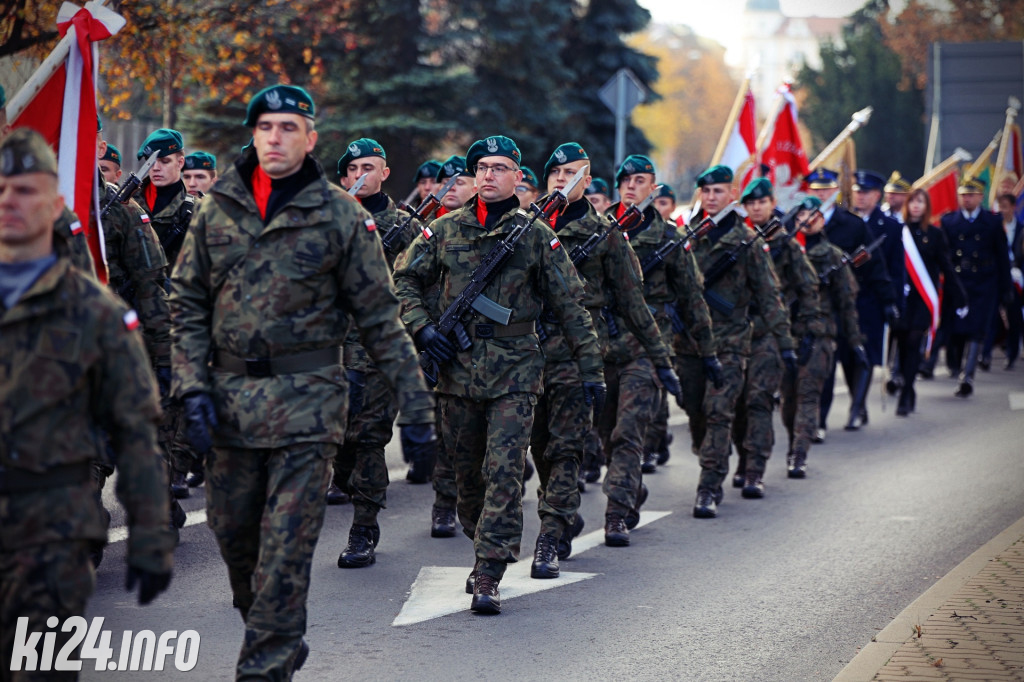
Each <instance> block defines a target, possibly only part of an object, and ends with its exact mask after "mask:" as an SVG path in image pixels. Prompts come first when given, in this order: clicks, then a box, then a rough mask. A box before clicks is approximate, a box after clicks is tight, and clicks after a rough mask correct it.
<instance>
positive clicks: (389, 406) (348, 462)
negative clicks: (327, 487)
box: [334, 369, 398, 526]
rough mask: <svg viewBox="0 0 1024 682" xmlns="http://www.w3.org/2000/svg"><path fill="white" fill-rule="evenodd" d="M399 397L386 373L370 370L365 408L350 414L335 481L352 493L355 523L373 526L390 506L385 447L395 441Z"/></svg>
mask: <svg viewBox="0 0 1024 682" xmlns="http://www.w3.org/2000/svg"><path fill="white" fill-rule="evenodd" d="M397 416H398V398H397V396H396V395H395V392H394V391H393V390H392V389H391V385H390V384H389V383H388V382H387V380H386V379H385V378H384V375H383V374H381V373H380V371H378V370H376V369H370V370H369V371H367V372H366V386H364V387H363V409H362V410H361V411H360V412H359V413H358V414H357V415H355V416H350V417H349V419H348V426H347V428H346V429H345V443H344V445H342V446H341V450H340V451H339V453H338V456H337V457H335V458H334V483H335V485H337V486H338V487H339V488H341V489H342V490H344V491H346V492H347V493H348V494H349V495H351V496H352V508H353V513H352V525H358V526H372V525H374V524H375V523H377V513H378V512H379V511H380V510H381V509H386V508H387V491H388V482H389V481H388V465H387V462H386V461H385V459H384V447H385V446H386V445H387V444H388V443H390V442H391V438H392V436H393V435H394V430H395V418H396V417H397Z"/></svg>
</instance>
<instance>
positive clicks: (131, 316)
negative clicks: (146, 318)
mask: <svg viewBox="0 0 1024 682" xmlns="http://www.w3.org/2000/svg"><path fill="white" fill-rule="evenodd" d="M121 319H122V320H123V321H124V328H125V329H127V330H128V331H134V330H136V329H138V328H139V316H138V314H137V313H136V312H135V311H134V310H129V311H128V312H126V313H125V314H124V317H123V318H121Z"/></svg>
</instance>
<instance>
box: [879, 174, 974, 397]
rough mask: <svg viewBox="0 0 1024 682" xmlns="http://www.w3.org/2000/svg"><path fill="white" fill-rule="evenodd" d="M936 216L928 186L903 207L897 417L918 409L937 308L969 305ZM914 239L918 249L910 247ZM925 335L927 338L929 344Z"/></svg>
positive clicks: (962, 310)
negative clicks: (917, 384) (917, 381)
mask: <svg viewBox="0 0 1024 682" xmlns="http://www.w3.org/2000/svg"><path fill="white" fill-rule="evenodd" d="M931 220H932V202H931V197H929V196H928V192H926V191H925V190H923V189H915V190H914V191H913V192H911V193H910V197H908V198H907V202H906V203H905V204H904V205H903V224H904V228H903V246H904V267H905V268H906V271H907V272H906V277H905V279H904V281H905V282H906V286H905V287H904V289H903V294H904V310H905V314H904V316H903V320H902V324H901V325H900V327H901V328H900V329H899V330H898V331H897V333H896V341H897V348H898V352H899V362H900V372H901V374H902V375H903V386H902V388H901V390H900V400H899V405H898V406H897V408H896V416H898V417H906V416H907V415H908V414H909V413H910V412H912V411H913V410H914V403H915V398H916V394H915V392H914V378H915V376H916V374H917V367H918V365H919V364H920V360H921V351H922V346H923V345H926V347H927V352H929V353H930V352H931V335H932V334H934V332H935V328H936V327H937V326H938V324H937V322H938V320H937V319H935V318H937V317H938V315H939V314H940V313H939V312H938V310H939V309H940V308H941V310H944V311H946V312H947V313H952V314H958V315H962V314H964V313H966V310H965V308H964V306H966V305H967V294H966V292H965V291H964V288H963V285H962V284H961V283H960V278H959V277H957V274H956V272H955V271H954V270H953V263H952V260H951V259H950V256H949V243H948V241H947V240H946V235H945V233H944V232H943V231H942V230H941V229H939V228H937V227H934V226H932V225H931ZM911 240H912V244H913V246H914V247H916V249H915V248H912V247H911V245H910V244H911ZM918 256H919V257H918ZM940 275H941V276H942V279H941V280H940V279H939V276H940ZM939 291H941V292H942V294H941V296H942V303H941V304H939V303H938V302H937V301H936V302H935V304H934V305H935V310H936V312H935V318H933V313H932V307H930V304H929V303H928V300H929V299H931V296H930V293H931V292H936V293H937V292H939ZM922 293H923V294H924V295H922ZM954 311H955V312H954ZM926 335H928V342H927V344H924V343H923V342H924V340H925V337H926Z"/></svg>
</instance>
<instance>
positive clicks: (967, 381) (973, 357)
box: [954, 341, 981, 398]
mask: <svg viewBox="0 0 1024 682" xmlns="http://www.w3.org/2000/svg"><path fill="white" fill-rule="evenodd" d="M980 354H981V344H980V343H979V342H977V341H971V342H970V344H968V346H967V360H966V361H964V374H963V376H962V377H961V378H960V386H959V387H958V388H957V389H956V393H955V394H954V395H955V396H956V397H958V398H966V397H968V396H969V395H971V394H972V393H974V371H975V370H976V369H977V367H978V356H979V355H980Z"/></svg>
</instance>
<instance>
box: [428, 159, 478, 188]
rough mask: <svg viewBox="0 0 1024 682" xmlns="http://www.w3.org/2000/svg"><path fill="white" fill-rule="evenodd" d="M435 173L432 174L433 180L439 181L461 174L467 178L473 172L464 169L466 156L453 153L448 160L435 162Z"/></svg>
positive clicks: (471, 175)
mask: <svg viewBox="0 0 1024 682" xmlns="http://www.w3.org/2000/svg"><path fill="white" fill-rule="evenodd" d="M437 166H438V168H437V174H436V175H435V176H434V180H436V181H437V182H441V181H442V180H447V179H448V178H450V177H453V176H456V175H462V176H464V177H467V178H471V177H473V174H472V173H470V172H469V171H468V170H466V157H464V156H458V155H456V154H453V155H451V156H449V157H448V160H447V161H445V162H444V163H443V164H441V163H439V164H437Z"/></svg>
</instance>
